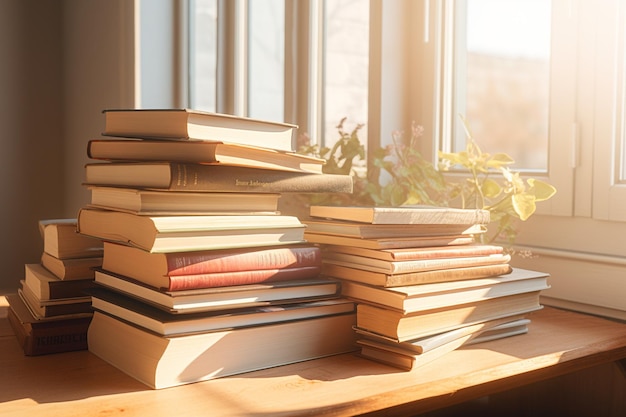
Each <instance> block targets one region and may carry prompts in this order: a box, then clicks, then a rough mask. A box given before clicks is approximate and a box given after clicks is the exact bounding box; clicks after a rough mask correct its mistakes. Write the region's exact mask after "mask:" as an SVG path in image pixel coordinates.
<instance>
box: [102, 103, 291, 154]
mask: <svg viewBox="0 0 626 417" xmlns="http://www.w3.org/2000/svg"><path fill="white" fill-rule="evenodd" d="M103 113H104V116H105V118H104V123H105V126H104V132H103V134H104V135H108V136H125V137H136V138H148V139H182V140H207V141H224V142H232V143H240V144H247V145H255V146H264V147H268V148H274V149H280V150H284V151H292V150H293V147H294V144H293V140H294V134H295V131H296V129H297V126H296V125H293V124H288V123H279V122H272V121H269V120H260V119H252V118H248V117H240V116H234V115H229V114H222V113H210V112H204V111H199V110H193V109H105V110H104V111H103Z"/></svg>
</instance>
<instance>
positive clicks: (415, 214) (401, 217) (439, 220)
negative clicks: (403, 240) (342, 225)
mask: <svg viewBox="0 0 626 417" xmlns="http://www.w3.org/2000/svg"><path fill="white" fill-rule="evenodd" d="M310 214H311V216H312V217H319V218H327V219H335V220H346V221H353V222H361V223H369V224H466V225H473V224H488V223H489V220H490V213H489V211H488V210H482V209H460V208H452V207H436V206H427V205H412V206H400V207H365V206H311V207H310Z"/></svg>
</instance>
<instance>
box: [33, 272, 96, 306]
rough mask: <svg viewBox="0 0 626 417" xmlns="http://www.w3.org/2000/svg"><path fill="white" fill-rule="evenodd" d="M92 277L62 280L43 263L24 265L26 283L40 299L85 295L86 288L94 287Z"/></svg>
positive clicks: (92, 273)
mask: <svg viewBox="0 0 626 417" xmlns="http://www.w3.org/2000/svg"><path fill="white" fill-rule="evenodd" d="M91 275H92V277H91V278H86V279H75V280H62V279H60V278H59V277H57V276H56V275H54V274H53V273H52V272H50V271H49V270H48V269H46V268H45V267H44V266H43V265H41V264H25V265H24V285H25V286H27V287H28V288H29V289H30V291H31V292H32V293H33V295H34V296H35V297H36V298H37V299H39V300H55V299H63V298H74V297H85V296H86V295H87V294H86V292H85V290H87V289H88V288H91V287H93V275H94V272H93V271H91Z"/></svg>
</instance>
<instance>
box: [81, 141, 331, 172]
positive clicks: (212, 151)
mask: <svg viewBox="0 0 626 417" xmlns="http://www.w3.org/2000/svg"><path fill="white" fill-rule="evenodd" d="M87 156H88V157H89V158H92V159H100V160H109V161H172V162H181V163H189V164H222V165H233V166H244V167H251V168H265V169H277V170H284V171H296V172H311V173H317V174H321V173H322V167H323V166H324V164H325V163H326V160H324V159H321V158H315V157H312V156H306V155H301V154H297V153H294V152H282V151H277V150H274V149H269V148H261V147H257V146H250V145H239V144H236V143H220V142H204V141H173V140H132V139H127V140H115V139H100V140H98V139H93V140H91V141H89V143H88V146H87Z"/></svg>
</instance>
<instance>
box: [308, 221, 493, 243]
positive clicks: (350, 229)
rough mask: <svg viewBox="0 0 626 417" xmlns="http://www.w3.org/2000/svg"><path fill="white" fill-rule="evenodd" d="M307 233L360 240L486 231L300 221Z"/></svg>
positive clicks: (450, 226)
mask: <svg viewBox="0 0 626 417" xmlns="http://www.w3.org/2000/svg"><path fill="white" fill-rule="evenodd" d="M302 221H303V222H304V223H306V225H307V232H309V233H318V234H327V235H338V236H347V237H356V238H362V239H381V238H382V239H384V238H394V239H399V238H417V237H425V236H429V237H434V236H450V235H452V234H466V235H470V234H480V233H484V232H485V231H486V230H487V229H486V227H485V226H484V225H479V224H477V225H466V224H368V223H357V222H350V221H344V220H312V219H303V220H302Z"/></svg>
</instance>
